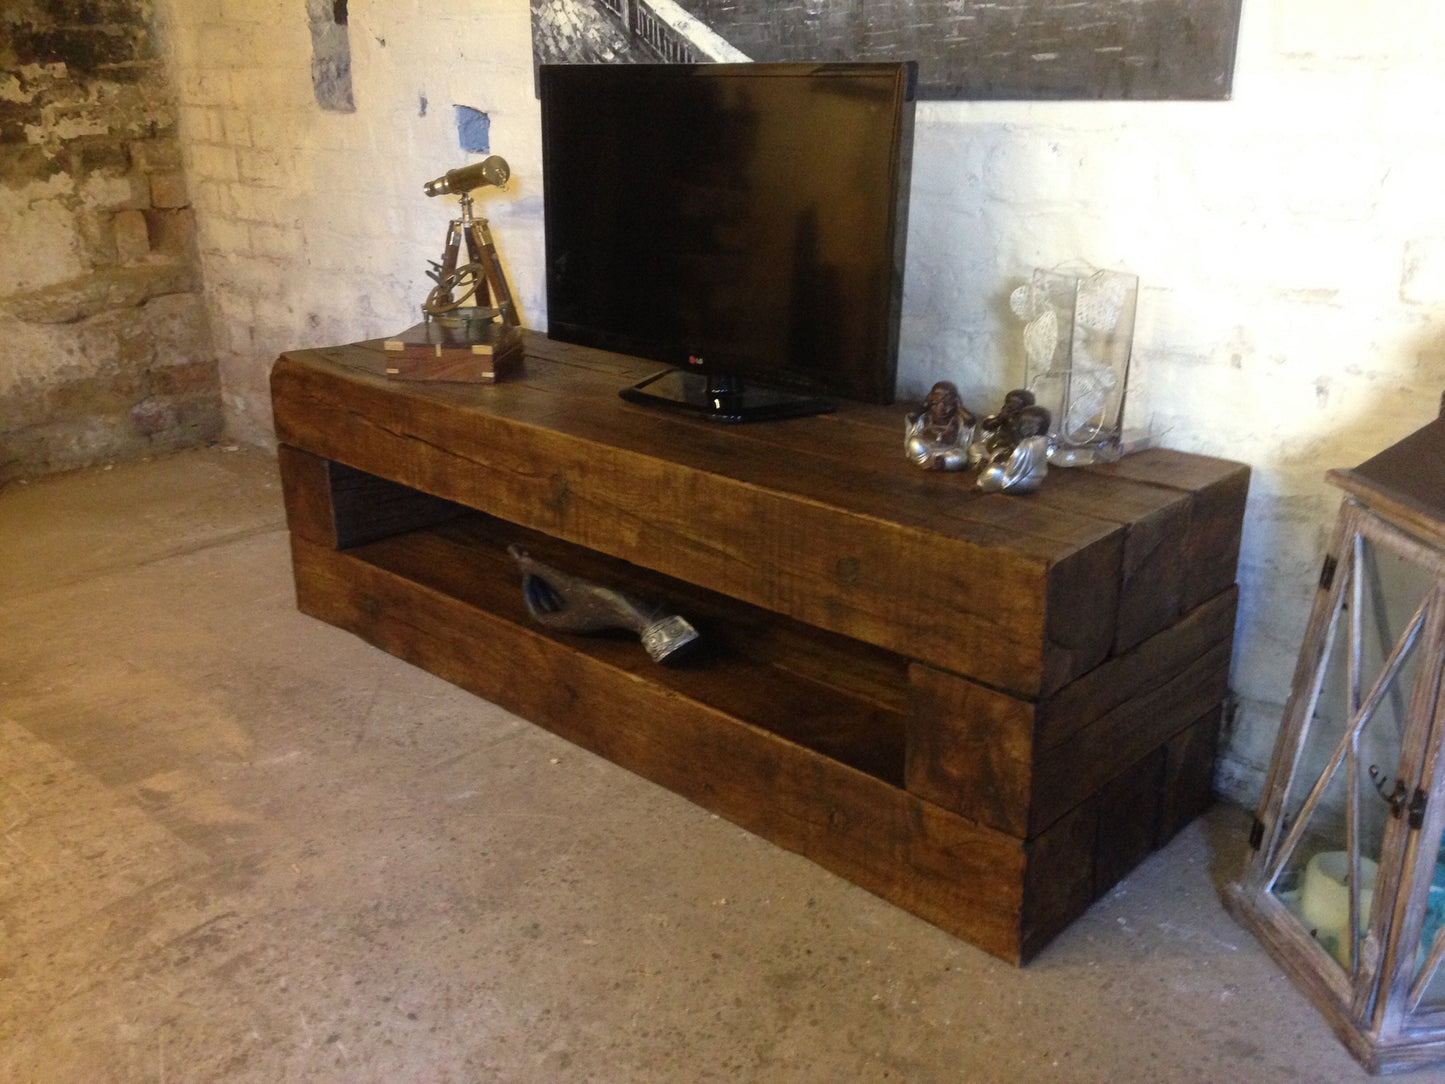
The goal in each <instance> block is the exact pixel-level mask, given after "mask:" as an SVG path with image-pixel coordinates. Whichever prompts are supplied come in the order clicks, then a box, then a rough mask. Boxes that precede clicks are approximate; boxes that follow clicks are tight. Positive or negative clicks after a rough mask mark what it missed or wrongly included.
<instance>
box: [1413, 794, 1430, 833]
mask: <svg viewBox="0 0 1445 1084" xmlns="http://www.w3.org/2000/svg"><path fill="white" fill-rule="evenodd" d="M1429 801H1430V796H1429V795H1428V794H1426V793H1425V792H1424V791H1423V790H1421V789H1420V788H1419V787H1416V788H1415V793H1414V795H1413V796H1412V797H1411V798H1410V827H1411V828H1419V827H1420V826H1421V825H1423V824H1424V823H1425V806H1426V804H1427V803H1428V802H1429Z"/></svg>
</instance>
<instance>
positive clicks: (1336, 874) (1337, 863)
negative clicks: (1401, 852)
mask: <svg viewBox="0 0 1445 1084" xmlns="http://www.w3.org/2000/svg"><path fill="white" fill-rule="evenodd" d="M1378 868H1379V867H1378V866H1376V864H1375V863H1374V862H1373V861H1371V860H1370V859H1368V858H1365V857H1363V856H1361V858H1360V901H1359V916H1358V931H1360V932H1363V931H1364V929H1365V927H1366V926H1367V925H1368V924H1369V920H1370V904H1371V903H1372V902H1373V901H1374V898H1375V874H1376V873H1377V871H1378ZM1349 877H1350V856H1349V855H1348V854H1347V853H1346V852H1345V851H1321V852H1320V853H1319V854H1317V855H1315V856H1314V857H1313V858H1311V859H1310V860H1309V864H1308V865H1306V866H1305V876H1304V884H1303V885H1302V886H1301V889H1300V916H1301V917H1302V918H1303V919H1304V920H1305V925H1307V926H1309V927H1310V930H1311V932H1312V933H1313V934H1314V936H1315V940H1316V941H1318V942H1319V943H1320V944H1321V945H1323V946H1324V948H1325V950H1326V951H1327V952H1329V953H1330V954H1331V955H1332V956H1334V958H1335V959H1336V960H1338V961H1339V962H1340V965H1341V966H1342V967H1349V966H1350V942H1349V939H1348V938H1347V937H1346V936H1345V931H1346V930H1348V929H1349V928H1350V884H1349Z"/></svg>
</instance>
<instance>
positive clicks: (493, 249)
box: [422, 193, 521, 327]
mask: <svg viewBox="0 0 1445 1084" xmlns="http://www.w3.org/2000/svg"><path fill="white" fill-rule="evenodd" d="M463 245H466V249H467V262H466V263H464V264H461V265H460V266H458V260H459V259H460V258H461V251H462V246H463ZM431 267H432V269H431V270H430V271H428V272H427V277H428V278H430V279H431V280H432V281H433V282H435V283H436V285H435V286H434V287H432V290H431V292H430V293H429V294H427V298H426V301H425V302H423V303H422V311H423V312H424V313H425V314H426V316H427V319H432V318H436V317H442V318H448V317H449V318H451V319H455V320H459V321H460V322H461V323H462V324H463V325H464V326H468V327H470V326H471V325H472V323H473V322H474V321H476V320H486V321H490V320H492V319H493V318H494V317H498V316H500V317H501V319H502V323H503V324H507V325H510V326H512V327H518V326H520V324H521V320H520V319H519V318H518V316H517V306H516V304H515V303H514V302H513V301H512V291H511V290H510V289H509V288H508V286H507V276H506V275H505V274H504V273H503V272H502V261H501V259H500V258H499V257H498V256H497V246H496V245H495V244H493V242H492V231H491V229H490V228H489V227H488V226H487V220H486V219H485V218H476V217H473V215H472V197H471V195H470V194H469V193H463V194H462V215H461V217H460V218H454V219H452V220H451V222H450V223H449V224H448V226H447V240H446V247H445V248H444V249H443V250H442V258H441V260H440V261H433V262H432V265H431ZM468 302H471V304H470V305H469V304H468Z"/></svg>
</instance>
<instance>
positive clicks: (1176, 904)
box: [0, 448, 1445, 1084]
mask: <svg viewBox="0 0 1445 1084" xmlns="http://www.w3.org/2000/svg"><path fill="white" fill-rule="evenodd" d="M0 644H3V645H4V649H3V652H0V1080H4V1081H37V1082H45V1084H50V1082H58V1081H86V1082H91V1081H131V1080H135V1081H175V1080H195V1081H216V1080H226V1081H266V1082H270V1081H300V1080H306V1081H331V1080H335V1081H387V1082H391V1081H428V1082H431V1081H508V1082H531V1081H537V1082H549V1084H550V1082H563V1081H589V1080H590V1081H627V1082H643V1081H665V1082H669V1084H672V1082H692V1081H711V1080H718V1081H723V1080H726V1081H738V1080H746V1081H767V1082H784V1081H821V1082H834V1081H849V1082H852V1081H1018V1080H1028V1081H1047V1080H1061V1081H1136V1080H1137V1081H1160V1080H1170V1081H1350V1080H1360V1079H1366V1077H1365V1075H1364V1074H1363V1072H1362V1071H1361V1070H1360V1069H1359V1068H1358V1066H1357V1065H1356V1063H1355V1062H1354V1061H1353V1060H1352V1059H1351V1058H1350V1056H1349V1055H1348V1054H1347V1053H1346V1052H1345V1050H1344V1048H1343V1047H1342V1046H1340V1044H1339V1043H1338V1042H1337V1041H1336V1040H1335V1039H1334V1037H1333V1036H1332V1035H1331V1033H1330V1032H1329V1030H1328V1029H1327V1028H1326V1026H1325V1025H1324V1022H1323V1020H1322V1018H1321V1017H1320V1016H1319V1015H1318V1014H1317V1013H1316V1012H1315V1011H1314V1009H1313V1008H1311V1007H1310V1005H1309V1004H1308V1003H1307V1002H1306V1001H1305V1000H1304V999H1303V998H1302V997H1301V996H1300V995H1298V994H1297V993H1296V992H1295V990H1294V989H1293V987H1291V985H1290V984H1289V983H1288V981H1286V980H1285V978H1284V977H1283V976H1282V974H1281V973H1280V972H1279V971H1278V969H1277V968H1276V967H1275V966H1274V965H1273V964H1272V963H1271V962H1270V961H1269V960H1268V959H1267V958H1266V957H1265V956H1264V954H1263V953H1262V952H1261V951H1260V949H1259V948H1258V947H1257V946H1256V944H1255V942H1254V941H1253V939H1252V938H1251V937H1250V936H1249V935H1248V934H1247V933H1245V932H1243V931H1242V930H1240V929H1239V928H1237V927H1236V926H1235V925H1234V923H1233V922H1232V921H1231V920H1230V919H1229V917H1228V916H1227V915H1226V914H1225V913H1224V911H1223V910H1222V909H1221V907H1220V905H1219V902H1218V895H1217V892H1218V889H1219V886H1220V885H1221V884H1223V883H1225V881H1226V880H1227V879H1228V878H1229V877H1230V876H1231V874H1232V872H1233V871H1234V870H1235V869H1237V864H1238V863H1239V861H1240V860H1241V857H1242V854H1243V851H1244V815H1243V813H1242V811H1240V810H1238V809H1233V808H1225V807H1221V808H1217V809H1216V810H1215V811H1214V812H1212V813H1211V814H1210V815H1208V816H1207V817H1206V818H1204V819H1202V820H1201V821H1198V822H1196V823H1195V824H1194V825H1192V826H1191V827H1190V828H1188V829H1187V830H1186V831H1184V832H1183V833H1182V834H1181V835H1180V837H1179V838H1177V839H1176V840H1175V841H1174V842H1173V843H1172V844H1171V845H1170V846H1169V847H1168V848H1167V849H1166V850H1164V851H1163V852H1161V853H1160V854H1158V855H1156V856H1154V857H1153V858H1152V859H1150V860H1149V861H1148V862H1147V863H1145V864H1144V865H1143V866H1142V867H1140V868H1139V869H1138V870H1137V871H1135V872H1134V873H1133V874H1132V875H1130V876H1129V877H1128V878H1127V879H1126V880H1125V881H1124V882H1123V883H1122V884H1121V885H1120V886H1119V887H1118V888H1116V889H1115V890H1114V891H1113V892H1112V893H1110V894H1109V895H1108V896H1107V897H1106V898H1104V899H1103V900H1101V901H1099V903H1097V904H1096V905H1095V906H1094V908H1093V909H1092V910H1090V911H1089V912H1088V913H1087V914H1086V915H1085V916H1084V917H1083V918H1082V919H1080V920H1079V921H1078V922H1077V923H1075V924H1074V925H1073V926H1072V927H1071V928H1070V929H1069V930H1068V931H1066V932H1065V933H1064V934H1063V935H1062V936H1061V937H1060V938H1059V939H1058V940H1057V941H1055V942H1054V943H1053V944H1052V945H1051V946H1050V947H1049V948H1048V949H1046V950H1045V951H1044V952H1043V954H1042V955H1041V956H1040V957H1039V958H1038V959H1037V960H1036V961H1035V962H1034V963H1032V964H1031V965H1030V966H1028V967H1027V968H1024V969H1022V970H1018V969H1014V968H1011V967H1008V966H1006V965H1005V964H1002V963H1000V962H998V961H996V960H994V959H993V958H991V957H989V956H986V955H984V954H983V953H982V952H979V951H977V950H975V949H973V948H970V947H969V946H968V945H966V944H964V943H962V942H960V941H958V940H956V939H954V938H952V937H950V936H948V935H947V934H944V933H942V932H941V931H939V930H937V929H935V928H933V927H931V926H929V925H927V924H925V923H923V922H922V921H919V920H917V919H915V918H912V917H911V916H909V915H907V914H905V913H903V912H902V911H899V910H897V909H895V908H894V907H892V906H890V905H889V904H886V903H883V902H882V901H880V900H878V899H876V898H874V897H872V896H870V895H868V894H867V893H865V892H863V891H862V890H860V889H857V888H855V887H853V886H852V885H850V884H847V883H846V882H844V881H841V880H839V879H838V878H836V877H833V876H832V875H830V874H828V873H826V872H824V871H823V870H821V869H819V868H817V867H815V866H813V865H812V864H811V863H809V862H807V861H804V860H803V859H801V858H798V857H796V856H794V855H791V854H788V853H786V852H784V851H781V850H779V849H777V848H775V847H773V846H772V845H770V844H768V843H765V842H763V841H762V840H760V839H757V838H755V837H753V836H750V835H748V834H747V833H745V832H743V831H741V830H740V829H738V828H735V827H733V826H732V825H730V824H728V823H727V822H726V821H723V820H720V819H718V818H716V817H713V816H711V815H710V814H708V813H706V812H704V811H702V810H700V809H698V808H697V807H695V806H692V805H690V804H689V803H687V802H686V801H683V800H682V799H680V798H677V797H675V796H673V795H672V794H670V793H668V792H666V791H663V790H661V789H659V788H658V787H656V786H653V785H652V784H650V783H647V782H644V781H643V780H641V779H639V778H637V777H635V776H632V775H630V774H628V773H627V772H625V771H623V770H621V769H619V768H616V767H614V766H613V765H611V764H609V763H607V762H605V761H602V760H599V759H598V758H596V757H594V756H591V755H589V754H587V753H584V752H582V751H581V750H579V749H577V748H575V747H573V746H570V745H568V744H566V743H565V742H563V741H561V740H560V739H557V738H555V737H553V736H551V735H550V734H548V733H547V732H545V731H543V730H541V729H539V728H537V727H534V726H532V725H530V724H528V723H526V722H523V721H522V720H520V719H518V718H516V717H515V716H512V715H509V714H508V713H506V712H504V711H502V710H500V709H498V708H496V707H493V706H492V705H490V704H488V703H486V702H484V701H481V700H478V699H476V698H474V697H472V696H470V695H468V694H466V693H463V692H461V691H460V690H458V689H456V688H453V687H452V686H449V685H447V684H445V683H444V682H442V681H440V680H438V679H436V678H433V677H431V676H430V675H428V674H426V673H424V672H422V671H420V670H416V669H413V668H412V667H410V666H407V665H406V664H404V663H401V662H399V661H397V660H395V659H392V658H391V657H389V656H387V655H384V654H382V653H381V652H379V651H377V650H375V649H373V648H370V647H368V646H367V645H365V644H363V643H362V642H361V641H359V640H357V639H355V638H353V637H351V636H349V635H347V634H345V633H342V632H340V631H338V630H336V629H333V628H330V627H328V626H326V625H323V624H321V623H319V622H316V621H313V620H311V619H310V618H306V617H303V616H301V615H300V614H298V613H297V612H295V610H294V600H293V595H292V587H291V581H290V573H289V564H288V552H287V546H286V537H285V533H284V529H283V517H282V511H281V503H280V493H279V487H278V484H277V482H276V479H275V475H274V471H273V466H272V463H271V460H270V458H269V457H268V456H266V455H264V454H263V453H260V452H254V451H247V450H230V451H228V450H226V449H223V448H211V449H205V450H197V451H193V452H187V453H181V454H178V455H175V456H171V457H168V458H164V459H159V460H155V461H151V462H146V463H138V464H130V465H120V466H116V467H114V468H113V469H97V470H91V471H85V472H81V473H77V474H73V475H68V476H64V477H58V478H51V479H44V480H40V481H36V482H32V483H29V484H14V485H11V486H9V487H7V488H5V489H4V490H3V491H0ZM1411 1079H1445V1076H1441V1075H1435V1076H1432V1075H1431V1074H1426V1073H1422V1074H1416V1075H1415V1076H1414V1077H1412V1078H1411Z"/></svg>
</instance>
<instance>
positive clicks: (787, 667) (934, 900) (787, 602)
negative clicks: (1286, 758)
mask: <svg viewBox="0 0 1445 1084" xmlns="http://www.w3.org/2000/svg"><path fill="white" fill-rule="evenodd" d="M655 368H656V366H653V365H650V364H648V363H644V362H640V361H637V360H636V359H631V358H626V357H621V356H619V355H615V354H607V353H603V352H599V351H593V350H587V349H583V348H579V347H574V346H567V345H564V344H560V343H554V342H551V341H549V340H547V339H546V338H544V337H542V336H538V335H536V334H533V333H526V336H525V360H524V364H523V367H522V371H521V372H519V373H518V374H517V375H516V377H515V378H514V379H513V380H511V381H509V382H507V383H505V384H497V385H453V384H442V383H427V384H404V383H398V382H395V381H388V380H387V378H386V376H385V375H384V374H385V361H384V358H383V355H382V351H381V348H380V343H362V344H355V345H351V346H345V347H338V348H335V349H329V350H314V351H297V352H292V353H288V354H285V355H283V356H282V357H281V358H280V359H279V360H278V361H277V363H276V366H275V368H274V369H273V372H272V396H273V405H274V409H275V418H276V429H277V434H278V438H279V440H280V443H281V447H280V460H281V468H282V478H283V482H284V485H285V490H286V501H287V510H288V517H289V524H290V530H291V537H292V548H293V555H294V563H295V573H296V587H297V597H298V603H299V605H300V607H301V609H302V610H304V611H305V612H307V613H310V614H313V615H315V616H317V617H319V618H321V619H322V620H325V621H328V622H331V623H332V624H335V625H338V626H340V627H342V628H346V629H349V630H350V631H352V632H355V633H356V634H358V635H360V636H362V637H363V638H365V639H366V640H368V641H369V642H371V643H373V644H376V645H377V646H379V647H382V648H384V649H385V650H387V651H390V652H392V653H393V654H396V655H398V656H400V657H402V658H405V659H408V660H410V661H412V662H414V663H416V664H417V665H420V666H423V667H426V668H427V669H428V670H431V671H433V672H434V673H437V674H439V675H440V676H442V677H444V678H447V679H448V680H450V681H453V682H455V683H457V684H459V685H462V686H463V687H465V688H468V689H470V690H472V691H474V692H476V693H478V694H479V695H482V696H484V697H486V698H488V699H489V700H492V701H494V702H496V703H498V704H501V705H502V706H504V707H506V708H508V709H510V710H512V711H515V712H517V713H518V714H519V715H522V716H523V717H525V718H528V719H530V720H532V721H534V722H536V723H538V724H540V725H542V726H545V727H547V728H548V729H550V730H553V731H555V732H556V733H558V734H561V735H562V736H564V737H566V738H568V739H569V740H571V741H574V742H576V743H578V744H579V745H582V746H585V747H586V748H589V749H591V750H593V751H595V752H597V753H599V754H601V755H602V756H605V757H607V758H609V759H611V760H613V761H615V762H616V763H618V764H621V765H623V766H625V767H627V768H629V769H631V770H633V771H635V772H638V773H639V774H641V775H643V776H645V777H647V778H649V779H652V780H654V781H656V782H658V783H661V784H662V785H664V786H667V787H669V788H671V789H672V790H674V791H677V792H678V793H680V794H683V795H685V796H686V797H688V798H690V799H692V800H693V801H695V802H698V803H699V804H701V805H703V806H705V807H707V808H709V809H711V810H714V811H716V812H718V813H719V814H721V815H723V816H725V817H728V818H729V819H731V820H733V821H735V822H736V823H738V824H740V825H742V826H744V827H746V828H748V829H750V830H752V831H754V832H757V833H758V834H759V835H762V836H764V837H766V838H768V839H770V840H773V841H774V842H776V843H778V844H779V845H781V846H784V847H787V848H789V849H791V850H794V851H797V852H799V853H802V854H804V855H806V856H808V857H809V858H811V859H813V860H814V861H816V862H818V863H819V864H820V865H823V866H825V867H826V868H828V869H830V870H833V871H834V872H836V873H838V874H840V875H842V876H844V877H846V878H848V879H849V880H851V881H853V882H855V883H857V884H859V885H861V886H863V887H864V888H867V889H869V890H870V891H873V892H875V893H877V894H878V895H880V896H883V897H884V898H886V899H889V900H891V901H893V902H894V903H896V904H898V905H899V906H900V907H903V908H905V909H906V910H909V911H911V912H913V913H914V914H917V915H919V916H921V917H923V918H925V919H927V920H928V921H930V922H933V923H935V924H937V925H938V926H940V927H942V928H944V929H947V930H949V931H951V932H953V933H955V934H957V935H958V936H960V937H962V938H964V939H965V940H968V941H970V942H972V943H974V944H976V945H978V946H980V947H982V948H984V949H986V950H987V951H989V952H992V953H994V954H995V955H998V956H1000V957H1003V958H1004V959H1007V960H1010V961H1013V962H1022V961H1024V960H1026V959H1028V958H1029V957H1030V956H1031V955H1033V954H1034V953H1035V952H1037V951H1038V949H1039V948H1041V947H1042V946H1043V945H1044V944H1045V943H1047V941H1048V940H1049V938H1051V937H1052V936H1053V935H1054V934H1056V933H1057V932H1058V931H1059V930H1061V929H1062V928H1063V927H1064V926H1065V925H1067V923H1068V922H1069V921H1070V920H1071V919H1073V918H1074V917H1076V916H1077V915H1078V914H1079V913H1081V912H1082V911H1083V910H1084V909H1085V908H1086V907H1087V906H1088V905H1089V903H1090V902H1091V901H1092V900H1093V899H1095V898H1096V897H1097V896H1098V895H1099V894H1100V893H1101V892H1103V891H1104V890H1106V889H1107V888H1108V887H1110V886H1111V885H1113V884H1114V883H1115V882H1117V880H1118V879H1119V878H1120V877H1122V876H1123V875H1124V874H1125V873H1126V872H1128V870H1129V869H1130V868H1132V866H1133V865H1134V864H1135V863H1136V862H1137V861H1139V860H1140V859H1141V858H1142V857H1144V856H1145V855H1146V854H1148V852H1149V851H1150V850H1152V849H1153V848H1155V847H1157V846H1158V845H1160V844H1161V843H1162V842H1164V841H1165V840H1167V839H1168V838H1169V837H1170V836H1171V835H1172V834H1173V833H1174V832H1175V831H1176V830H1177V829H1178V828H1179V827H1180V826H1181V825H1182V824H1184V823H1185V822H1187V821H1188V820H1189V819H1190V818H1191V817H1193V816H1194V815H1195V814H1197V813H1198V812H1199V811H1200V810H1202V809H1203V808H1204V807H1205V805H1207V804H1208V802H1209V800H1210V782H1211V778H1212V771H1213V759H1214V744H1215V738H1216V734H1217V730H1218V726H1219V721H1220V715H1221V709H1222V705H1223V703H1224V701H1225V698H1226V694H1227V680H1228V671H1229V659H1230V650H1231V644H1232V638H1233V625H1234V609H1235V588H1234V582H1233V581H1234V572H1235V564H1236V560H1237V555H1238V547H1239V534H1240V526H1241V522H1242V519H1243V512H1244V501H1245V494H1246V490H1247V486H1248V477H1249V475H1248V469H1247V468H1246V467H1244V466H1242V465H1240V464H1237V463H1231V462H1227V461H1223V460H1217V459H1208V458H1202V457H1198V456H1190V455H1185V454H1182V453H1178V452H1170V451H1151V452H1143V453H1139V454H1137V455H1133V456H1129V457H1126V458H1125V459H1124V460H1122V461H1121V462H1119V463H1117V464H1113V465H1111V466H1107V467H1089V468H1076V469H1071V470H1061V469H1056V470H1053V471H1051V472H1050V473H1049V475H1048V478H1047V479H1046V480H1045V483H1044V485H1043V487H1042V488H1041V489H1040V490H1039V491H1038V492H1037V493H1034V494H1031V495H1029V496H1025V497H1014V496H1005V495H1000V494H983V493H978V492H976V491H974V490H973V489H972V488H971V484H972V476H971V475H969V474H948V473H935V472H926V471H920V470H918V469H917V468H916V467H915V466H913V465H912V464H911V463H910V462H908V461H907V460H906V459H905V457H904V455H903V447H902V445H903V441H902V435H903V434H902V430H903V426H902V416H903V413H904V412H905V408H903V407H893V408H889V407H874V406H856V405H848V406H845V407H843V408H842V409H840V410H839V411H838V412H837V413H835V414H831V415H824V416H821V417H816V418H802V419H793V420H788V421H781V422H770V423H765V424H758V425H747V426H718V425H716V424H714V423H710V422H706V421H701V420H695V419H691V418H686V417H681V416H675V415H672V414H668V413H664V412H658V411H654V410H650V409H648V408H644V407H639V406H634V405H631V404H628V403H626V402H624V401H622V400H621V399H620V398H618V396H617V391H618V389H620V388H622V387H624V386H627V385H630V384H632V383H635V382H636V381H637V380H639V379H641V378H642V377H644V376H647V375H650V373H651V372H652V371H653V370H654V369H655ZM513 543H516V544H520V545H521V546H522V547H523V548H524V549H526V550H528V551H529V552H530V553H532V554H533V555H534V556H536V557H539V558H540V559H542V560H544V561H546V562H547V563H549V564H551V565H554V566H556V567H558V568H561V569H564V570H566V571H568V572H571V573H574V574H577V575H580V576H583V577H585V578H588V579H592V580H594V581H595V582H598V583H602V584H605V585H607V586H610V587H615V588H617V589H619V590H623V591H626V592H627V593H629V594H633V595H640V596H643V597H652V598H658V599H663V600H666V601H667V603H668V605H669V607H670V608H671V609H673V610H675V611H676V612H679V613H682V614H683V615H684V616H686V617H688V618H689V620H691V621H692V622H693V624H695V625H697V626H698V627H699V629H700V630H701V631H702V632H703V635H704V639H705V643H706V645H707V647H706V650H705V651H704V652H703V653H702V654H701V656H700V657H699V658H698V659H697V660H695V661H694V662H693V663H691V664H690V665H688V666H686V667H682V668H666V667H661V666H658V665H656V664H654V663H652V662H651V661H650V660H649V659H648V658H647V656H646V655H645V653H644V652H643V651H642V649H641V647H640V645H639V644H638V642H637V640H636V638H635V637H628V636H606V635H603V636H592V637H587V636H579V635H570V634H566V633H557V632H552V631H550V630H547V629H544V628H542V627H540V626H539V625H537V624H536V623H535V622H533V621H532V620H531V619H530V618H529V617H528V615H527V612H526V609H525V606H524V603H523V600H522V595H521V590H520V575H519V573H518V571H517V569H516V566H515V564H514V563H513V561H512V560H511V558H510V557H508V555H507V547H508V545H510V544H513Z"/></svg>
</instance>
